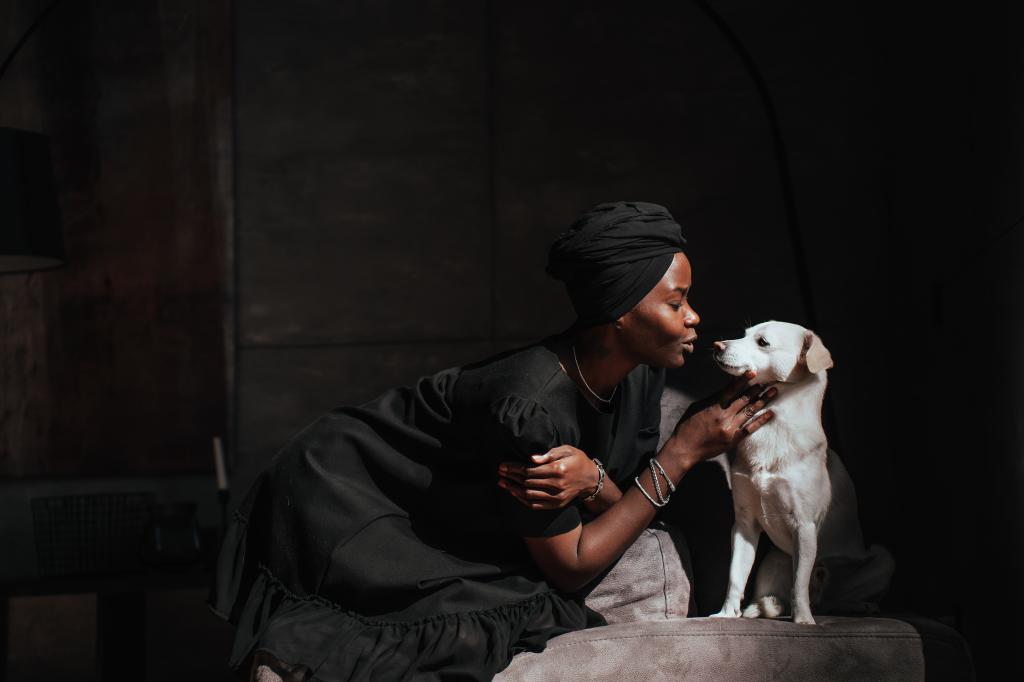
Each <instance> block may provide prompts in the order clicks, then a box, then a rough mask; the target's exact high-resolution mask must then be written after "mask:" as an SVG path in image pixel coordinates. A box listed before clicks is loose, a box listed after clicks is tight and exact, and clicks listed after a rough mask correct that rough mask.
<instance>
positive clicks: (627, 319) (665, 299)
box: [620, 252, 700, 368]
mask: <svg viewBox="0 0 1024 682" xmlns="http://www.w3.org/2000/svg"><path fill="white" fill-rule="evenodd" d="M690 283H691V272H690V261H689V259H688V258H687V257H686V255H685V254H683V253H682V252H678V253H676V254H675V255H674V256H673V258H672V264H671V265H669V266H668V270H666V271H665V275H664V276H663V277H662V278H661V281H659V282H658V283H657V284H656V285H655V287H654V288H653V289H651V290H650V292H648V294H647V295H646V296H644V298H643V300H641V301H640V302H639V303H637V304H636V305H635V306H633V309H632V310H630V311H629V312H628V313H626V314H625V315H623V316H622V317H621V318H620V319H621V321H622V327H621V328H620V334H621V338H622V343H623V346H624V347H625V348H626V349H627V350H628V351H629V352H630V354H631V355H632V356H633V359H634V360H636V361H637V362H639V363H644V364H647V365H651V366H652V367H665V368H673V367H682V365H683V363H684V362H685V360H684V355H685V354H686V353H692V352H693V342H694V341H695V340H696V338H697V332H696V331H694V327H696V326H697V325H698V324H700V316H699V315H697V311H696V310H694V309H693V306H691V305H690V301H689V293H690Z"/></svg>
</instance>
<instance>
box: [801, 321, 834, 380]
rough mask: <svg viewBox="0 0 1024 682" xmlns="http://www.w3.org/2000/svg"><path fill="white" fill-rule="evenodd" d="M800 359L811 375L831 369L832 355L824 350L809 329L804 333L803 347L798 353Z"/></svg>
mask: <svg viewBox="0 0 1024 682" xmlns="http://www.w3.org/2000/svg"><path fill="white" fill-rule="evenodd" d="M800 359H801V360H803V362H804V364H805V365H807V371H808V372H810V373H811V374H817V373H818V372H820V371H821V370H823V369H829V368H831V367H832V354H831V353H829V352H828V348H825V344H823V343H822V342H821V339H820V338H818V335H817V334H815V333H814V332H812V331H811V330H810V329H808V330H807V331H805V332H804V347H803V350H801V351H800Z"/></svg>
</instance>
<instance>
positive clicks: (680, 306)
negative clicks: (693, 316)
mask: <svg viewBox="0 0 1024 682" xmlns="http://www.w3.org/2000/svg"><path fill="white" fill-rule="evenodd" d="M669 305H670V306H672V307H673V308H675V309H676V310H679V309H680V308H682V307H683V304H682V303H669Z"/></svg>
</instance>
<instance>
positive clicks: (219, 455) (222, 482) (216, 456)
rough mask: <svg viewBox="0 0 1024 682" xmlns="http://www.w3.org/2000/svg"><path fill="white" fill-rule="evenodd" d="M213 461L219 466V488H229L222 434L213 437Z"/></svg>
mask: <svg viewBox="0 0 1024 682" xmlns="http://www.w3.org/2000/svg"><path fill="white" fill-rule="evenodd" d="M213 462H214V465H215V466H216V467H217V490H227V489H228V474H227V470H226V469H225V468H224V449H223V448H222V447H221V445H220V436H214V437H213Z"/></svg>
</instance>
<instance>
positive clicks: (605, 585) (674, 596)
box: [586, 522, 693, 625]
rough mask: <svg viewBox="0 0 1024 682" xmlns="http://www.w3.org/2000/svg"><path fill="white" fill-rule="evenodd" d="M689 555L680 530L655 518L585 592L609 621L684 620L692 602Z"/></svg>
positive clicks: (592, 605) (587, 600)
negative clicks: (650, 525)
mask: <svg viewBox="0 0 1024 682" xmlns="http://www.w3.org/2000/svg"><path fill="white" fill-rule="evenodd" d="M689 570H690V558H689V552H688V551H687V548H686V541H685V540H684V539H683V535H682V533H681V532H680V531H679V530H677V529H676V528H675V527H673V526H670V525H669V524H665V523H661V522H655V523H654V524H652V527H651V528H647V529H645V530H644V531H643V533H641V534H640V537H638V538H637V539H636V540H635V541H634V542H633V544H632V545H631V546H630V547H629V549H627V550H626V551H625V553H624V554H623V555H622V556H621V557H619V560H618V561H617V562H616V563H615V564H613V566H612V568H611V570H610V571H608V572H607V573H606V574H605V575H604V576H603V577H602V578H601V579H600V581H599V582H598V583H597V585H596V586H595V587H594V588H593V589H592V590H591V591H590V593H589V594H588V595H587V596H586V603H587V606H589V607H590V608H592V609H594V610H595V611H597V612H598V613H600V614H601V615H602V616H604V618H605V620H607V621H608V624H609V625H611V624H614V623H624V622H633V621H638V620H665V619H668V618H685V617H686V616H687V614H688V613H690V612H691V610H692V606H693V594H692V590H691V589H690V585H691V579H690V575H689Z"/></svg>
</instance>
